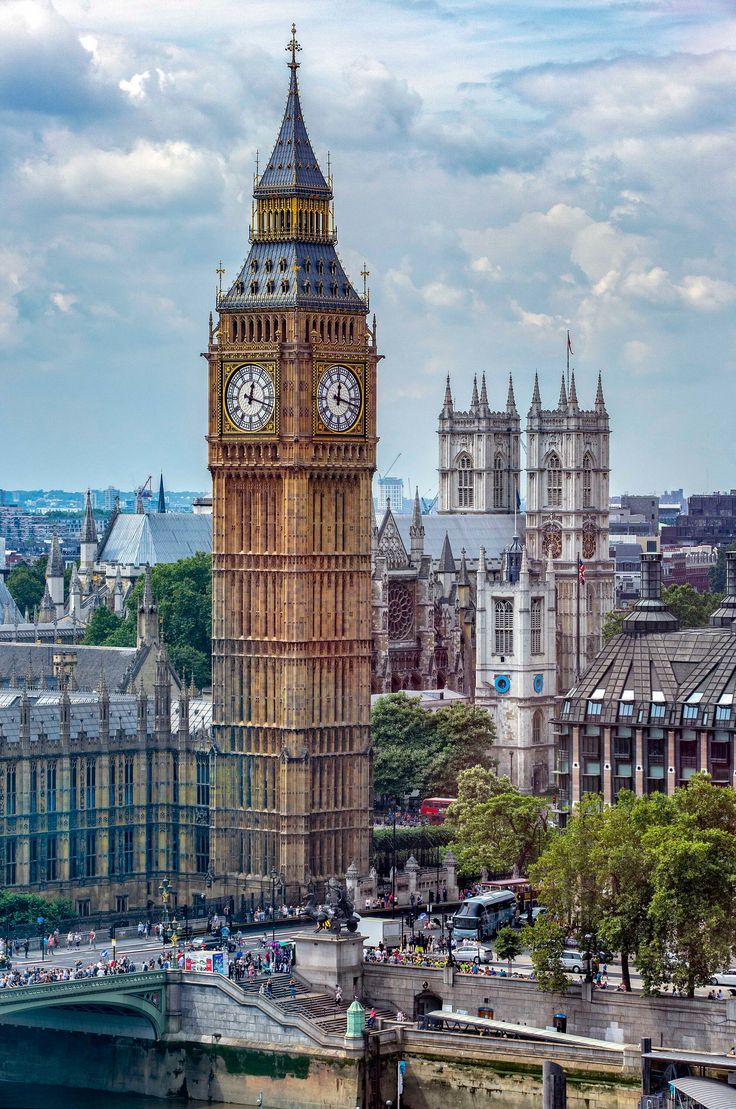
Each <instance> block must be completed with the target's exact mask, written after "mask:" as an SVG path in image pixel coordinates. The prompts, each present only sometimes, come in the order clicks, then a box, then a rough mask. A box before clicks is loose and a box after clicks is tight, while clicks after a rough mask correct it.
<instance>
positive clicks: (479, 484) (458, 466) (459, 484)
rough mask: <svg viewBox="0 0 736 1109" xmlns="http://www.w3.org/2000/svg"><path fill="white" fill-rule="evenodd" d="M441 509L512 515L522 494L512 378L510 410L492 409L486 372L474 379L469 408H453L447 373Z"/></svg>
mask: <svg viewBox="0 0 736 1109" xmlns="http://www.w3.org/2000/svg"><path fill="white" fill-rule="evenodd" d="M438 434H439V451H440V465H439V481H440V488H439V503H438V508H437V511H438V512H454V513H458V512H463V513H481V512H494V513H495V512H505V513H509V512H511V513H513V512H514V511H515V509H516V505H517V495H518V493H519V469H520V464H519V442H520V425H519V413H518V411H517V408H516V400H515V398H514V386H513V382H512V380H511V378H510V377H509V384H508V394H507V397H506V408H505V410H504V411H503V412H492V411H491V408H490V405H489V403H488V392H487V389H486V379H485V374H484V375H483V377H482V379H481V390H480V396H479V395H478V382H477V379H476V378H474V379H473V393H472V398H471V402H470V408H469V409H468V411H467V412H459V411H457V410H456V408H455V403H454V401H453V398H452V391H451V388H450V378H449V375H448V378H447V385H446V387H445V399H444V404H443V405H442V411H441V413H440V419H439V428H438Z"/></svg>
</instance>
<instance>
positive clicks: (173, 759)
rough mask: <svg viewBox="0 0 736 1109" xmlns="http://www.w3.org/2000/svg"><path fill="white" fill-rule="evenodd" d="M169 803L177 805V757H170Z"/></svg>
mask: <svg viewBox="0 0 736 1109" xmlns="http://www.w3.org/2000/svg"><path fill="white" fill-rule="evenodd" d="M171 802H172V804H174V805H178V804H179V756H178V755H172V756H171Z"/></svg>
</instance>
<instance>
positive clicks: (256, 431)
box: [221, 361, 278, 439]
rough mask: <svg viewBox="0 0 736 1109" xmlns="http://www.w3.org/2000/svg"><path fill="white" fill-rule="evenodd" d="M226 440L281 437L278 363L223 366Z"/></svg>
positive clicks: (241, 363) (244, 363)
mask: <svg viewBox="0 0 736 1109" xmlns="http://www.w3.org/2000/svg"><path fill="white" fill-rule="evenodd" d="M221 419H222V426H221V432H222V435H223V438H242V437H244V436H245V437H254V438H259V439H263V438H273V437H275V436H276V435H277V434H278V365H277V363H276V362H243V361H240V362H226V363H224V364H223V367H222V405H221Z"/></svg>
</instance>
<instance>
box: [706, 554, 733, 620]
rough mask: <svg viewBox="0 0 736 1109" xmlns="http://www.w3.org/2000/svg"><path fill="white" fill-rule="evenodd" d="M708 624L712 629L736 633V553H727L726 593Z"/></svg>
mask: <svg viewBox="0 0 736 1109" xmlns="http://www.w3.org/2000/svg"><path fill="white" fill-rule="evenodd" d="M708 623H709V624H710V626H711V627H712V628H732V629H733V630H734V631H736V551H728V552H727V553H726V593H725V596H724V598H723V600H722V601H721V603H720V604H719V606H718V608H717V609H716V610H715V612H713V613H711V616H710V619H709V621H708Z"/></svg>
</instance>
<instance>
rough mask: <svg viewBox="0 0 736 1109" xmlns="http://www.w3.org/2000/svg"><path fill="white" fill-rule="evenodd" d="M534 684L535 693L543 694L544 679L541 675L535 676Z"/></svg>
mask: <svg viewBox="0 0 736 1109" xmlns="http://www.w3.org/2000/svg"><path fill="white" fill-rule="evenodd" d="M532 684H533V686H534V692H535V693H541V692H542V690H543V689H544V677H543V676H542V675H541V674H535V675H534V681H533V683H532Z"/></svg>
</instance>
